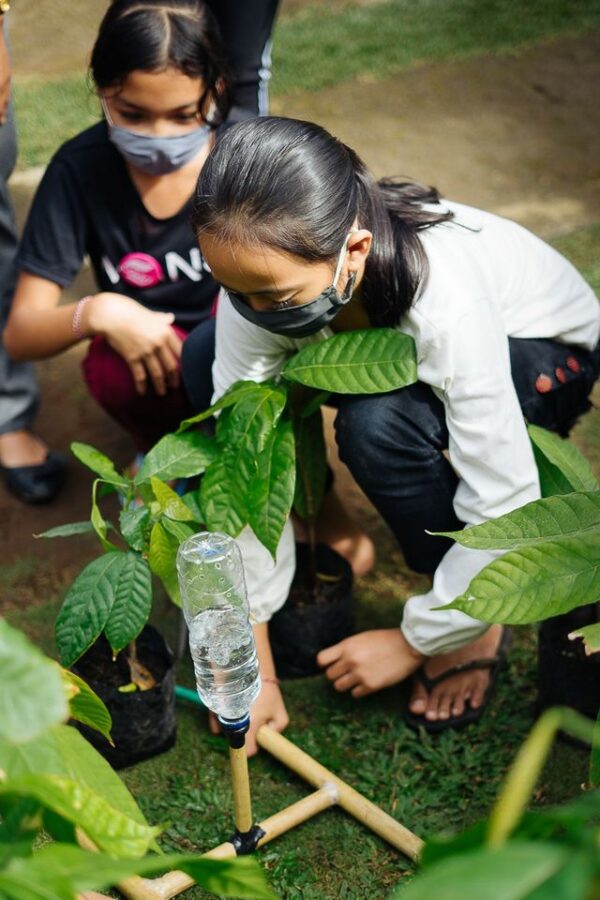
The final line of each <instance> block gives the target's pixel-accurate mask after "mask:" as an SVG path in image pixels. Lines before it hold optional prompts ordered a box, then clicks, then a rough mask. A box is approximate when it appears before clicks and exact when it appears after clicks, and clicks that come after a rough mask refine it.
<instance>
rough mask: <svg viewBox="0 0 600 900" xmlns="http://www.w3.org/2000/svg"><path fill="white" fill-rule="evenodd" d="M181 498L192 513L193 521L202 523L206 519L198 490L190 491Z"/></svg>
mask: <svg viewBox="0 0 600 900" xmlns="http://www.w3.org/2000/svg"><path fill="white" fill-rule="evenodd" d="M181 499H182V500H183V502H184V503H185V505H186V506H187V508H188V509H189V510H190V512H191V513H192V517H193V521H194V522H197V523H198V524H202V522H203V521H204V519H203V517H202V510H201V509H200V503H199V502H198V491H197V490H196V491H188V493H187V494H184V495H183V497H182V498H181Z"/></svg>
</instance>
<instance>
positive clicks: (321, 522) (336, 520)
mask: <svg viewBox="0 0 600 900" xmlns="http://www.w3.org/2000/svg"><path fill="white" fill-rule="evenodd" d="M293 523H294V533H295V535H296V540H297V541H307V540H308V531H307V528H306V523H305V522H304V520H303V519H300V518H298V517H297V516H294V518H293ZM316 537H317V541H318V542H319V543H321V544H327V545H328V546H329V547H331V548H332V550H335V551H337V553H339V554H340V556H343V557H344V559H346V560H348V562H349V563H350V565H351V566H352V571H353V572H354V575H355V576H357V577H361V576H362V575H366V574H367V572H370V571H371V569H372V568H373V566H374V565H375V545H374V544H373V541H372V540H371V538H370V537H369V536H368V535H367V534H365V532H364V531H362V529H361V528H359V526H358V525H357V524H356V522H355V521H354V519H353V518H352V517H351V516H350V515H349V514H348V512H347V510H346V508H345V507H344V505H343V503H342V501H341V500H340V498H339V497H338V495H337V494H336V492H335V488H333V489H332V490H330V491H328V493H327V494H326V495H325V497H324V499H323V505H322V506H321V510H320V512H319V517H318V519H317V523H316Z"/></svg>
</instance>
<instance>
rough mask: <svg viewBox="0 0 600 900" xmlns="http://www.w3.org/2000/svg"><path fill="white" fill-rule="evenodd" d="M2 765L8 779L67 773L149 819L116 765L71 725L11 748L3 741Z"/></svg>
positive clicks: (0, 746) (124, 809)
mask: <svg viewBox="0 0 600 900" xmlns="http://www.w3.org/2000/svg"><path fill="white" fill-rule="evenodd" d="M0 767H1V768H2V769H4V771H5V772H6V774H7V776H8V779H9V780H12V779H16V778H21V777H22V776H23V775H32V774H33V775H35V774H37V775H40V774H47V775H64V776H65V777H67V778H71V779H73V780H74V781H78V782H81V784H84V785H87V786H88V787H89V788H91V789H92V790H94V791H96V792H97V793H99V794H101V796H102V797H104V799H105V800H106V801H107V803H110V805H111V806H114V807H115V809H120V810H121V812H123V813H125V814H126V815H127V816H129V818H131V819H134V820H135V821H136V822H139V823H140V824H141V825H146V824H147V822H146V819H145V817H144V814H143V813H142V811H141V809H140V808H139V806H138V805H137V803H136V801H135V800H134V799H133V796H132V795H131V794H130V792H129V791H128V789H127V788H126V786H125V783H124V782H123V781H122V780H121V779H120V778H119V776H118V775H117V773H116V772H115V770H114V769H113V768H112V766H111V765H110V764H109V763H108V762H107V761H106V760H105V759H104V757H103V756H101V755H100V754H99V753H98V751H97V750H95V749H94V747H92V745H91V744H90V743H89V741H86V739H85V738H84V737H83V735H82V734H80V733H79V731H77V729H76V728H72V727H71V726H70V725H57V726H55V727H54V728H52V729H51V730H50V731H48V732H47V733H46V734H44V735H43V736H42V737H41V738H38V739H37V740H35V741H29V743H27V744H21V745H20V746H18V747H11V746H9V745H8V744H4V743H2V742H1V741H0Z"/></svg>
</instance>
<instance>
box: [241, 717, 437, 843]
mask: <svg viewBox="0 0 600 900" xmlns="http://www.w3.org/2000/svg"><path fill="white" fill-rule="evenodd" d="M256 740H257V741H258V744H259V745H260V746H261V747H262V748H263V749H264V750H267V751H268V752H269V753H271V754H272V755H273V756H274V757H275V758H276V759H278V760H279V761H280V762H282V763H283V764H284V765H285V766H287V767H288V768H289V769H291V770H292V771H293V772H296V773H297V774H298V775H301V776H302V778H304V779H305V780H306V781H308V782H309V784H312V785H314V786H315V787H322V786H323V785H324V784H326V783H327V782H332V783H333V784H334V785H335V787H336V788H337V791H338V803H339V805H340V806H341V807H342V809H344V810H346V812H348V813H350V815H352V816H354V817H355V818H356V819H358V820H359V822H362V823H363V824H364V825H366V826H367V828H370V829H371V831H374V832H375V834H378V835H379V837H382V838H383V839H384V840H386V841H387V842H388V843H389V844H391V845H392V846H393V847H397V848H398V850H402V852H403V853H405V854H406V856H408V857H409V858H410V859H412V860H417V859H418V858H419V854H420V853H421V850H422V848H423V841H422V840H421V838H419V837H417V835H416V834H413V833H412V831H409V830H408V828H405V827H404V825H401V824H400V823H399V822H397V821H396V820H395V819H393V818H392V817H391V816H389V815H388V814H387V813H385V812H384V811H383V810H382V809H380V808H379V807H378V806H376V805H375V804H374V803H372V802H371V801H370V800H367V798H366V797H363V795H362V794H359V792H358V791H356V790H354V788H353V787H350V785H349V784H347V783H346V782H345V781H342V779H341V778H338V777H337V775H334V774H333V772H330V771H329V769H326V768H325V766H322V765H321V763H318V762H317V761H316V760H315V759H313V758H312V757H311V756H309V755H308V753H305V752H304V751H303V750H300V749H299V747H296V746H295V745H294V744H292V742H291V741H288V739H287V738H284V737H283V735H281V734H279V733H278V732H277V731H274V730H273V729H272V728H270V727H269V726H268V725H263V726H262V727H261V728H259V730H258V733H257V735H256Z"/></svg>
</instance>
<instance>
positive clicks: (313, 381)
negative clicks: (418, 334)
mask: <svg viewBox="0 0 600 900" xmlns="http://www.w3.org/2000/svg"><path fill="white" fill-rule="evenodd" d="M283 375H284V376H285V378H287V379H288V380H289V381H297V382H299V383H300V384H305V385H307V386H308V387H312V388H318V389H319V390H321V391H331V392H333V393H336V394H378V393H382V392H385V391H394V390H397V389H398V388H402V387H405V386H406V385H408V384H413V383H414V382H415V381H416V380H417V354H416V350H415V343H414V341H413V339H412V338H411V337H409V335H407V334H402V332H400V331H397V330H396V329H395V328H368V329H364V330H362V331H349V332H344V333H342V334H336V335H334V337H331V338H328V339H327V340H325V341H320V342H319V343H316V344H309V345H308V346H306V347H303V348H302V349H301V350H299V351H298V353H296V354H295V355H294V356H292V358H291V359H290V360H288V362H287V363H286V364H285V366H284V367H283Z"/></svg>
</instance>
